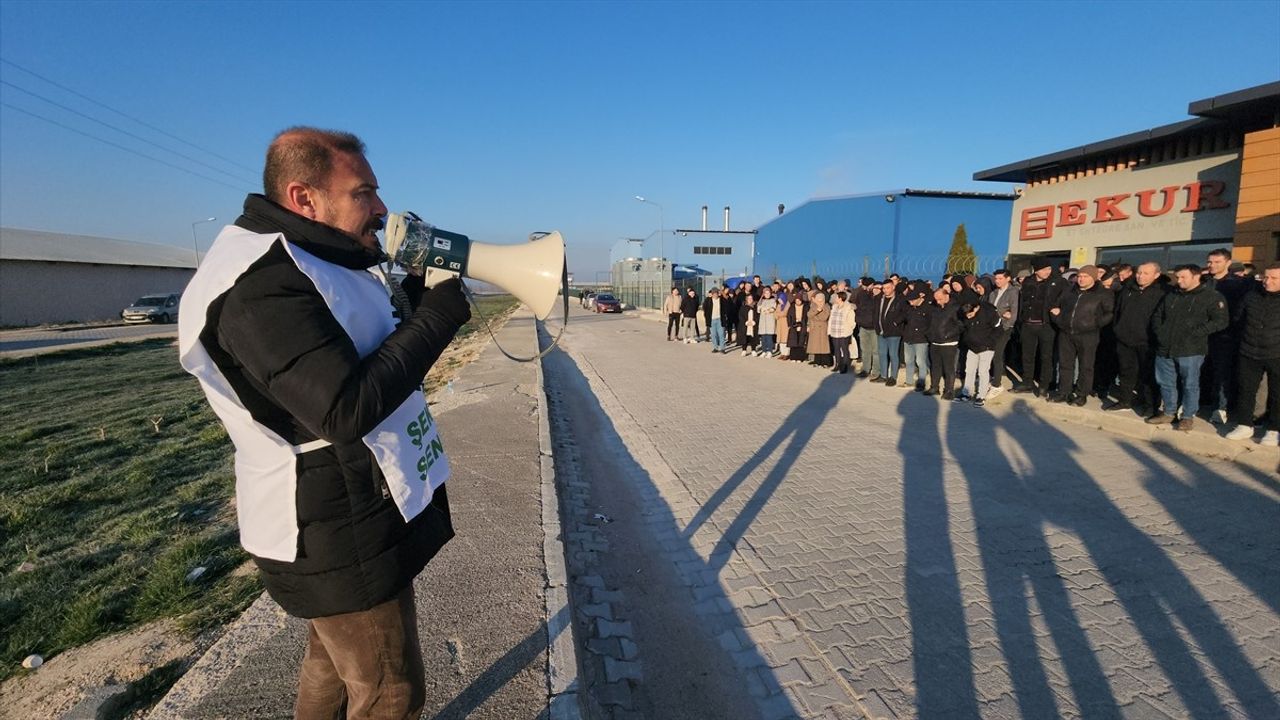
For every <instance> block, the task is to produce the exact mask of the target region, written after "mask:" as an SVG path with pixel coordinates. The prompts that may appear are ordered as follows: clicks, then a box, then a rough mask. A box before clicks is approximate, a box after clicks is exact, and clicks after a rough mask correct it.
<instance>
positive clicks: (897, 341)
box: [871, 278, 907, 387]
mask: <svg viewBox="0 0 1280 720" xmlns="http://www.w3.org/2000/svg"><path fill="white" fill-rule="evenodd" d="M880 288H881V291H880V302H879V303H878V304H877V305H876V349H877V350H878V351H879V355H880V357H879V362H880V377H878V378H872V379H871V382H882V383H884V384H885V387H893V386H894V385H897V384H898V349H899V347H900V346H901V344H902V328H903V326H904V325H906V322H907V303H906V302H905V301H904V300H903V299H902V297H901V296H900V295H898V283H897V282H896V281H895V280H893V278H889V279H888V280H885V281H884V282H882V283H880Z"/></svg>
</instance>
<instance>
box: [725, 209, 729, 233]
mask: <svg viewBox="0 0 1280 720" xmlns="http://www.w3.org/2000/svg"><path fill="white" fill-rule="evenodd" d="M724 231H725V232H729V206H728V205H725V206H724Z"/></svg>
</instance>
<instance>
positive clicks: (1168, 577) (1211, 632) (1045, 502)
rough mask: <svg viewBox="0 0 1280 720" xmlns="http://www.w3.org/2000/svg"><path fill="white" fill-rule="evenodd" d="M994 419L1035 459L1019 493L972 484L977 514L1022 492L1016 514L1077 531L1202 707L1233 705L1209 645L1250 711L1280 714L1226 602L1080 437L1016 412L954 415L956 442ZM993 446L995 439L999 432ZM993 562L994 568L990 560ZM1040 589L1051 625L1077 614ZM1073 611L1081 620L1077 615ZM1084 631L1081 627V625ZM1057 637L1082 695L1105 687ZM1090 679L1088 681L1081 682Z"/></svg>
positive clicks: (1179, 684)
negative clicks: (1220, 685)
mask: <svg viewBox="0 0 1280 720" xmlns="http://www.w3.org/2000/svg"><path fill="white" fill-rule="evenodd" d="M1017 409H1018V408H1017V407H1016V405H1015V410H1017ZM984 424H985V425H987V426H990V425H992V424H998V425H999V427H1000V428H1001V429H1002V430H1003V431H1004V432H1005V433H1007V434H1008V436H1009V437H1010V439H1012V440H1013V441H1014V442H1015V443H1016V444H1017V445H1018V446H1019V447H1020V448H1021V449H1022V452H1023V453H1024V454H1025V456H1026V458H1027V461H1028V463H1029V467H1028V468H1027V469H1026V470H1025V471H1024V472H1022V473H1020V476H1021V485H1022V487H1023V488H1024V490H1023V491H1022V492H1021V493H1019V494H1018V495H1011V494H1010V492H1011V490H1012V489H1011V488H1008V487H1006V488H1003V489H1000V488H990V489H991V490H997V489H998V490H999V494H996V495H993V494H991V493H990V492H976V491H975V492H972V493H971V494H972V495H973V500H972V503H973V504H974V512H975V515H977V513H978V512H979V511H980V510H981V507H988V508H990V507H997V506H999V505H1000V504H1003V503H1004V502H1005V501H1006V500H1007V499H1009V498H1019V499H1020V501H1021V502H1022V503H1023V504H1022V505H1021V506H1020V507H1017V506H1015V507H1013V508H1011V509H1012V510H1013V511H1014V512H1013V513H1012V515H1013V516H1015V517H1016V516H1017V515H1021V514H1022V513H1024V512H1031V513H1034V512H1038V514H1039V515H1040V516H1041V517H1042V518H1043V519H1044V521H1046V522H1048V523H1052V524H1053V525H1056V526H1058V527H1062V528H1066V529H1068V530H1070V531H1072V532H1073V533H1075V534H1076V535H1077V536H1078V537H1079V538H1080V540H1081V541H1082V542H1083V544H1084V545H1085V548H1086V550H1087V551H1088V553H1089V555H1090V556H1091V557H1092V559H1093V564H1094V565H1095V566H1096V568H1097V571H1098V573H1100V574H1101V575H1102V577H1103V579H1104V580H1105V581H1106V583H1107V584H1108V585H1110V587H1111V589H1112V591H1113V592H1114V593H1115V595H1116V596H1117V598H1118V599H1119V601H1120V603H1121V605H1123V607H1124V609H1125V611H1126V614H1127V616H1128V619H1129V621H1130V622H1131V623H1133V626H1134V627H1135V628H1136V629H1137V631H1138V633H1139V634H1140V635H1141V637H1142V639H1143V641H1144V642H1145V643H1146V645H1147V647H1148V648H1150V650H1151V653H1152V655H1153V656H1154V658H1155V660H1156V663H1157V664H1158V665H1159V666H1160V669H1161V670H1162V671H1163V673H1164V675H1165V677H1166V678H1168V680H1169V682H1170V685H1171V686H1172V689H1173V691H1174V692H1175V693H1176V694H1177V695H1178V697H1179V698H1180V700H1181V701H1182V704H1183V706H1184V707H1186V708H1187V710H1188V712H1189V713H1190V715H1191V716H1192V717H1195V718H1202V717H1203V718H1208V717H1220V716H1222V715H1224V714H1226V713H1228V712H1229V711H1228V709H1227V707H1226V706H1225V705H1224V703H1223V700H1222V699H1221V698H1219V697H1218V694H1217V689H1216V688H1215V687H1214V685H1213V683H1211V682H1210V681H1209V679H1208V677H1206V675H1205V673H1204V670H1203V669H1202V668H1201V666H1200V661H1199V659H1198V658H1197V656H1198V655H1203V656H1204V657H1205V658H1206V659H1207V660H1208V662H1209V663H1211V664H1212V665H1213V666H1214V667H1216V668H1217V670H1218V672H1219V674H1220V675H1221V677H1222V679H1223V681H1225V683H1226V685H1227V686H1228V688H1229V689H1230V691H1231V692H1232V693H1233V694H1234V695H1235V696H1236V699H1237V700H1238V701H1239V703H1240V706H1241V707H1242V708H1243V709H1244V711H1245V712H1246V713H1247V714H1248V715H1249V716H1251V717H1280V700H1277V698H1276V696H1275V695H1274V693H1273V692H1272V691H1271V690H1270V689H1269V688H1268V687H1267V684H1266V683H1265V682H1264V681H1263V679H1262V678H1261V676H1260V675H1259V673H1258V671H1257V670H1256V669H1255V668H1254V667H1253V666H1252V664H1251V663H1250V661H1249V658H1248V657H1247V656H1245V654H1244V652H1243V651H1242V650H1241V649H1240V647H1239V645H1238V644H1237V643H1236V641H1235V639H1234V638H1233V637H1232V635H1231V633H1230V632H1229V631H1228V630H1227V628H1226V627H1225V626H1224V625H1223V622H1222V620H1221V619H1220V618H1219V617H1218V614H1217V612H1215V610H1214V609H1213V607H1212V606H1211V605H1210V604H1209V602H1208V601H1207V600H1206V598H1205V597H1204V596H1203V595H1202V594H1201V592H1200V590H1199V589H1198V588H1196V586H1195V585H1193V584H1192V583H1191V582H1190V580H1188V578H1187V577H1186V576H1185V575H1184V574H1183V573H1182V571H1181V570H1180V569H1179V568H1178V566H1177V565H1175V564H1174V563H1173V561H1172V560H1171V559H1170V558H1169V556H1168V555H1167V554H1166V553H1165V551H1164V549H1163V548H1161V547H1160V546H1159V545H1158V544H1157V543H1156V542H1155V541H1154V540H1153V539H1152V538H1151V536H1149V535H1148V534H1147V533H1146V532H1144V531H1143V530H1142V529H1140V528H1138V527H1137V526H1135V525H1134V523H1133V522H1132V521H1131V520H1130V519H1129V517H1128V516H1126V515H1125V514H1124V513H1123V512H1121V510H1120V509H1119V508H1118V507H1116V505H1115V504H1114V503H1113V502H1112V501H1111V499H1110V497H1108V496H1107V494H1106V493H1105V492H1104V491H1103V490H1102V488H1100V487H1099V486H1098V484H1097V483H1096V482H1094V480H1093V479H1092V477H1091V475H1090V473H1089V471H1088V470H1087V469H1086V468H1085V467H1083V466H1082V465H1081V464H1080V462H1079V461H1078V460H1077V458H1076V457H1075V455H1074V454H1073V453H1072V451H1073V450H1076V449H1077V447H1076V446H1075V444H1074V443H1073V442H1072V441H1071V439H1070V438H1068V437H1067V436H1066V435H1064V434H1063V433H1061V432H1060V431H1058V430H1057V429H1056V428H1054V427H1053V426H1052V425H1051V424H1049V423H1048V422H1046V421H1045V420H1044V419H1042V418H1040V417H1039V416H1037V415H1035V414H1034V413H1029V412H1016V413H1015V414H1013V415H1010V416H1007V417H1006V418H1004V419H1003V420H1000V421H998V423H977V422H975V423H965V424H959V423H949V424H948V432H949V434H950V433H951V432H952V430H953V429H955V439H956V442H955V443H954V444H952V450H953V452H955V453H957V455H958V456H959V452H958V451H960V450H961V449H962V448H965V447H970V448H972V447H973V446H974V445H975V442H974V440H973V438H972V437H966V436H967V435H970V433H968V432H965V430H964V429H965V428H969V429H973V428H981V427H982V426H983V425H984ZM990 447H991V449H995V445H994V442H992V444H991V445H990ZM996 454H998V453H996ZM970 457H973V456H972V454H970ZM988 457H990V455H988ZM1000 457H1003V455H1000ZM973 465H974V470H981V468H982V466H981V465H978V464H977V463H976V462H975V463H973ZM1188 465H1189V466H1190V467H1195V466H1198V469H1197V470H1196V472H1199V473H1201V474H1208V473H1209V470H1208V469H1207V468H1204V467H1203V466H1199V464H1198V463H1195V462H1193V461H1190V460H1189V459H1188ZM966 476H967V477H968V480H969V482H970V484H971V485H975V490H977V489H981V488H982V486H983V485H985V484H986V483H984V481H983V480H982V479H981V478H980V476H978V477H975V473H973V472H968V471H966ZM1006 477H1009V478H1011V479H1012V478H1015V477H1017V475H1015V474H1013V473H1012V472H1009V473H1008V474H1007V475H1006ZM1010 515H1011V514H1009V513H997V514H996V516H995V517H989V518H988V521H989V522H996V523H999V522H1010V521H1011V520H1013V521H1015V522H1016V520H1015V519H1014V518H1013V517H1010ZM1019 540H1021V538H1020V539H1019ZM1051 561H1052V558H1050V562H1051ZM988 572H991V568H990V567H989V568H988ZM1020 591H1021V590H1020V588H1019V592H1020ZM1037 599H1038V600H1040V601H1041V606H1042V607H1043V608H1044V615H1045V620H1046V621H1047V622H1048V623H1049V625H1050V628H1051V629H1052V628H1053V627H1055V625H1057V626H1059V627H1062V626H1063V625H1064V624H1066V623H1067V621H1068V617H1067V616H1064V615H1063V614H1062V611H1061V610H1060V611H1058V612H1056V613H1055V612H1054V611H1052V610H1051V609H1050V608H1047V607H1044V606H1045V603H1044V600H1043V599H1042V598H1041V596H1040V594H1039V592H1038V591H1037ZM1068 607H1069V606H1068ZM1070 617H1071V622H1074V615H1072V616H1070ZM1174 619H1176V620H1177V622H1178V624H1175V623H1174ZM1019 622H1021V621H1020V620H1019ZM1179 625H1181V628H1184V629H1185V632H1186V634H1187V635H1189V636H1190V638H1191V639H1192V640H1193V641H1194V642H1195V645H1196V648H1195V649H1193V648H1192V647H1191V645H1190V644H1189V643H1188V641H1187V639H1186V638H1185V637H1184V636H1183V633H1182V632H1181V631H1180V628H1179ZM1077 632H1078V628H1076V629H1075V630H1073V632H1072V634H1073V635H1074V634H1076V633H1077ZM1054 637H1055V641H1058V646H1059V648H1060V649H1061V651H1062V655H1063V662H1064V664H1065V665H1066V666H1067V670H1068V674H1069V675H1070V676H1071V678H1070V679H1071V682H1072V687H1073V690H1075V691H1076V695H1077V697H1080V696H1081V695H1082V693H1081V692H1080V691H1081V690H1082V689H1084V690H1090V689H1096V686H1097V681H1096V680H1094V679H1093V675H1094V673H1093V672H1092V671H1091V672H1090V673H1089V675H1088V676H1087V677H1085V678H1081V676H1080V674H1079V673H1078V668H1077V670H1073V669H1072V665H1071V661H1072V655H1073V650H1069V649H1066V648H1063V645H1062V642H1061V641H1060V640H1058V637H1057V635H1056V634H1055V636H1054ZM1085 642H1086V644H1085V645H1084V646H1083V647H1082V648H1080V649H1079V650H1078V652H1079V653H1080V654H1082V655H1085V656H1088V659H1089V660H1091V662H1090V663H1089V665H1090V666H1091V667H1093V666H1096V659H1093V658H1092V651H1091V650H1090V649H1089V646H1088V645H1087V640H1086V641H1085ZM1009 662H1010V665H1013V664H1014V663H1015V662H1016V659H1015V658H1009ZM1082 679H1084V680H1085V681H1086V684H1084V685H1081V684H1080V682H1081V680H1082ZM1083 707H1084V706H1083V705H1082V708H1083Z"/></svg>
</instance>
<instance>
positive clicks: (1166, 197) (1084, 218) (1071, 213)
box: [1018, 180, 1231, 240]
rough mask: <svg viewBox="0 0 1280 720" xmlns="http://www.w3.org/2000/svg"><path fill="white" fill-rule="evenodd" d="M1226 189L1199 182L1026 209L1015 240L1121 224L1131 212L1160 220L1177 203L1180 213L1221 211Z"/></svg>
mask: <svg viewBox="0 0 1280 720" xmlns="http://www.w3.org/2000/svg"><path fill="white" fill-rule="evenodd" d="M1226 189H1227V185H1226V183H1224V182H1222V181H1220V180H1200V181H1197V182H1192V183H1187V184H1186V185H1167V186H1164V187H1161V188H1159V189H1149V190H1139V191H1138V192H1136V193H1121V194H1118V195H1104V196H1101V197H1097V198H1094V199H1093V200H1092V201H1089V200H1071V201H1068V202H1063V203H1057V204H1054V205H1039V206H1036V207H1029V208H1026V209H1024V210H1023V211H1022V216H1021V219H1020V221H1019V225H1018V239H1019V240H1047V239H1049V238H1052V237H1053V232H1054V229H1055V228H1062V227H1072V226H1077V225H1084V224H1086V223H1110V222H1123V221H1125V220H1128V219H1130V218H1131V217H1132V215H1133V214H1134V213H1137V215H1139V216H1141V217H1144V218H1154V217H1160V216H1161V215H1165V214H1166V213H1170V212H1173V210H1174V208H1175V207H1177V206H1178V205H1179V200H1181V201H1182V202H1181V207H1180V208H1179V209H1178V212H1179V213H1196V212H1200V211H1202V210H1221V209H1223V208H1228V207H1231V203H1229V202H1227V201H1226V200H1223V199H1222V196H1223V194H1224V193H1225V192H1226ZM1157 196H1158V197H1159V200H1158V201H1157ZM1090 209H1092V212H1090Z"/></svg>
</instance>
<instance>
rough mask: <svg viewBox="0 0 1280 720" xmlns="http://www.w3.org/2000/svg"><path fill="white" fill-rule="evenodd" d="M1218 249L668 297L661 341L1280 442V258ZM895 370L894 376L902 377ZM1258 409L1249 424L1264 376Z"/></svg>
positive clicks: (956, 395)
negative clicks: (1252, 258) (1251, 259)
mask: <svg viewBox="0 0 1280 720" xmlns="http://www.w3.org/2000/svg"><path fill="white" fill-rule="evenodd" d="M1255 273H1256V270H1255V269H1254V267H1253V266H1252V265H1249V264H1236V265H1233V264H1232V262H1231V251H1230V250H1228V249H1225V248H1220V249H1217V250H1213V251H1212V252H1210V253H1209V254H1208V258H1207V263H1206V266H1205V267H1204V268H1201V267H1199V266H1198V265H1195V264H1185V265H1178V266H1177V267H1174V268H1172V269H1170V270H1168V271H1166V269H1165V268H1162V267H1160V265H1159V264H1158V263H1155V262H1147V263H1142V264H1140V265H1138V266H1137V267H1134V266H1132V265H1128V264H1117V265H1115V266H1107V265H1085V266H1083V267H1081V268H1079V269H1071V268H1065V267H1054V266H1052V265H1051V264H1050V263H1049V262H1048V261H1047V260H1044V259H1036V260H1034V261H1033V263H1032V268H1031V269H1030V270H1023V271H1021V272H1019V273H1018V274H1017V275H1016V276H1015V275H1013V274H1011V273H1010V272H1009V271H1008V270H1005V269H1000V270H996V271H995V272H993V273H990V274H985V275H982V276H980V277H979V276H976V275H973V274H959V273H957V274H949V275H946V276H944V277H943V278H942V279H941V282H940V283H938V284H936V285H935V284H934V282H932V281H930V280H924V279H910V278H904V277H900V276H899V275H896V274H894V275H890V276H889V277H888V278H885V279H884V280H881V281H877V280H874V279H872V278H868V277H864V278H862V279H861V280H860V281H858V283H857V284H856V285H854V284H853V283H851V282H850V281H849V280H835V281H827V280H824V279H822V278H820V277H814V278H805V277H799V278H796V279H794V280H790V281H782V280H776V279H775V280H774V281H773V282H771V283H764V282H762V281H761V278H760V276H759V275H756V276H754V277H753V278H752V280H751V281H750V282H741V283H739V284H738V285H737V286H736V287H733V288H730V287H716V288H712V289H711V290H710V291H709V292H708V294H707V296H706V297H705V298H699V297H698V295H697V293H696V291H695V290H694V289H692V288H688V289H685V290H681V289H680V288H672V289H671V294H670V295H669V296H668V297H667V298H666V299H665V301H664V303H663V307H662V310H663V312H664V313H666V315H667V317H668V323H667V340H668V341H669V342H684V343H688V344H697V343H701V342H708V343H710V345H711V352H713V353H721V354H728V353H731V352H733V353H739V354H740V355H741V356H743V357H757V358H776V359H778V360H781V361H784V362H790V363H805V364H808V365H810V366H814V367H820V368H826V369H828V370H829V371H830V372H833V373H850V372H856V374H857V376H858V377H860V378H869V379H870V381H871V382H874V383H883V384H884V385H885V386H887V387H895V386H901V387H903V388H905V389H908V390H914V391H916V392H919V393H922V394H924V395H927V396H937V397H939V398H941V399H943V400H952V401H961V402H971V403H972V404H973V405H976V406H979V407H981V406H982V405H983V404H984V403H985V402H986V400H987V399H989V398H991V397H993V396H995V395H997V394H999V393H1001V392H1004V391H1005V376H1006V373H1009V374H1010V375H1011V376H1012V379H1013V380H1014V381H1013V382H1012V383H1010V391H1011V392H1014V393H1027V394H1031V395H1034V396H1036V397H1043V398H1045V399H1047V400H1048V401H1049V402H1056V403H1071V404H1074V405H1077V406H1082V407H1083V406H1084V405H1086V403H1087V402H1088V400H1089V398H1090V397H1097V398H1099V399H1100V400H1101V403H1102V409H1103V410H1107V411H1133V412H1137V413H1139V414H1140V415H1142V416H1143V417H1144V418H1146V421H1147V422H1148V423H1151V424H1172V425H1173V427H1175V428H1176V429H1178V430H1182V431H1190V430H1191V429H1192V428H1193V427H1194V425H1195V418H1196V417H1197V415H1198V414H1199V413H1200V412H1201V409H1202V402H1203V403H1204V409H1205V410H1207V411H1208V412H1207V413H1206V414H1207V416H1208V417H1209V419H1210V420H1211V421H1212V422H1213V423H1215V424H1219V425H1223V426H1224V428H1225V430H1226V437H1228V438H1231V439H1233V440H1247V439H1251V438H1253V437H1254V435H1255V429H1254V426H1255V421H1257V422H1259V423H1261V424H1262V425H1263V426H1264V427H1263V434H1262V436H1261V438H1260V442H1261V443H1262V444H1265V445H1273V446H1274V445H1280V263H1274V264H1271V265H1268V266H1267V267H1266V268H1265V269H1264V270H1263V272H1262V273H1261V274H1260V275H1257V274H1255ZM900 370H901V372H900ZM1264 375H1265V376H1266V380H1267V394H1266V398H1267V402H1266V408H1265V412H1263V413H1262V414H1261V417H1260V418H1259V417H1256V416H1255V408H1256V404H1257V400H1258V392H1259V389H1260V387H1261V383H1262V379H1263V376H1264Z"/></svg>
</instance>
